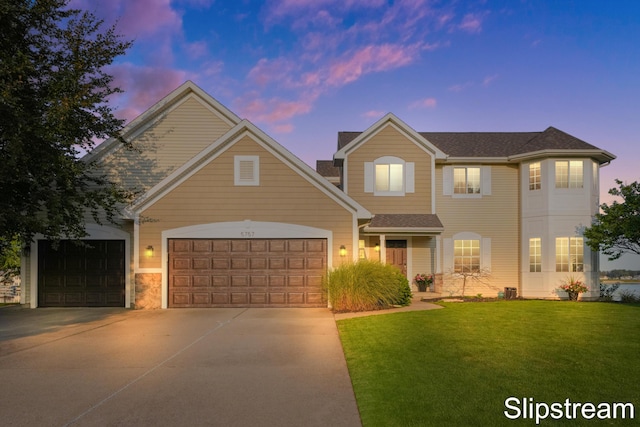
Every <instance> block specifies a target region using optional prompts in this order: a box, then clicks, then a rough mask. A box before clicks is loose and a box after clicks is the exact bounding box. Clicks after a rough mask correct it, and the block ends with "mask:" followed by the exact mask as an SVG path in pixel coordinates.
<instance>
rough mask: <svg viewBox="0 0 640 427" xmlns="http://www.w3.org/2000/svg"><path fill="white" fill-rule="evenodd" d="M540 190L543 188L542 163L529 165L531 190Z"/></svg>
mask: <svg viewBox="0 0 640 427" xmlns="http://www.w3.org/2000/svg"><path fill="white" fill-rule="evenodd" d="M540 188H542V183H541V171H540V162H537V163H531V164H530V165H529V190H540Z"/></svg>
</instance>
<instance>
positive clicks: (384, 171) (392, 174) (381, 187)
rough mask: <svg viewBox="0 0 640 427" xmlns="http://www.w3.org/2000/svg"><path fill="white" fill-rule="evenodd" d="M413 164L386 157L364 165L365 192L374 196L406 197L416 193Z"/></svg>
mask: <svg viewBox="0 0 640 427" xmlns="http://www.w3.org/2000/svg"><path fill="white" fill-rule="evenodd" d="M414 169H415V164H414V163H413V162H405V161H404V160H402V159H401V158H399V157H393V156H384V157H379V158H377V159H376V160H374V161H373V162H365V164H364V192H365V193H373V194H374V196H404V195H405V194H406V193H413V192H414V191H415V188H414V187H415V184H414Z"/></svg>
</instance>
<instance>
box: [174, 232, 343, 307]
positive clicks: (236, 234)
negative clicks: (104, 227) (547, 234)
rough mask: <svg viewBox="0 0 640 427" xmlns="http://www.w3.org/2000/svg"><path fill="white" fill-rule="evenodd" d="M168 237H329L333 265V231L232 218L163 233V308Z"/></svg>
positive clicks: (328, 252) (328, 261) (330, 263)
mask: <svg viewBox="0 0 640 427" xmlns="http://www.w3.org/2000/svg"><path fill="white" fill-rule="evenodd" d="M169 239H327V268H329V269H330V268H331V267H332V259H333V232H332V231H331V230H323V229H321V228H315V227H308V226H305V225H297V224H286V223H282V222H264V221H251V220H245V221H233V222H214V223H210V224H198V225H191V226H188V227H180V228H174V229H171V230H165V231H163V232H162V249H161V251H162V254H161V256H162V258H161V259H162V308H167V307H168V301H169V277H168V276H169V275H168V271H169V265H168V259H167V258H168V257H167V254H168V250H169V248H168V247H167V245H168V241H169Z"/></svg>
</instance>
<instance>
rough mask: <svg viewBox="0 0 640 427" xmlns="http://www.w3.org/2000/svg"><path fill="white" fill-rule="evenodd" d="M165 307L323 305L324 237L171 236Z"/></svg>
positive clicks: (325, 249) (325, 241)
mask: <svg viewBox="0 0 640 427" xmlns="http://www.w3.org/2000/svg"><path fill="white" fill-rule="evenodd" d="M168 255H169V262H168V266H169V275H168V278H169V295H168V306H169V307H323V306H326V302H324V303H323V299H322V277H323V275H324V274H325V273H326V270H327V239H320V238H317V239H316V238H313V239H169V241H168Z"/></svg>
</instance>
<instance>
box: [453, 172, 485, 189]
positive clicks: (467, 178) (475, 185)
mask: <svg viewBox="0 0 640 427" xmlns="http://www.w3.org/2000/svg"><path fill="white" fill-rule="evenodd" d="M453 193H454V194H480V168H479V167H455V168H453Z"/></svg>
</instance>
